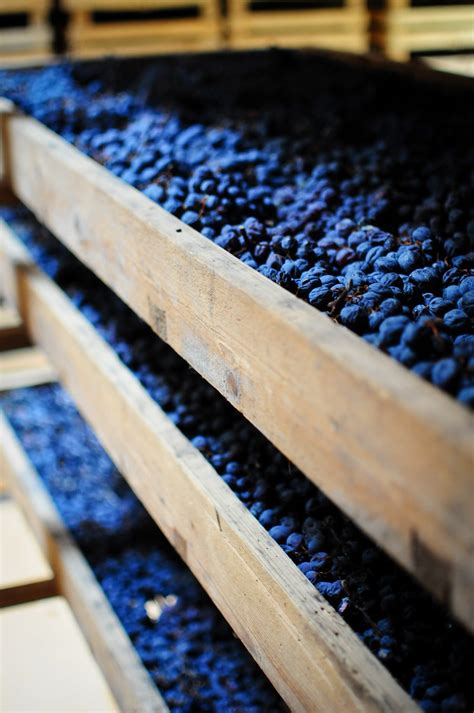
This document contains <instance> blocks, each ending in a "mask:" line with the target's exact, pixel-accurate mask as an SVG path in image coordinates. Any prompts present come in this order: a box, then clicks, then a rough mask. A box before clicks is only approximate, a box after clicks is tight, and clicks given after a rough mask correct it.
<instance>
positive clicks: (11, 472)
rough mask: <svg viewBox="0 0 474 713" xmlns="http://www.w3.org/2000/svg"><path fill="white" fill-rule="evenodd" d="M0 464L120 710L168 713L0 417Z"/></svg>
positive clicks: (20, 449)
mask: <svg viewBox="0 0 474 713" xmlns="http://www.w3.org/2000/svg"><path fill="white" fill-rule="evenodd" d="M0 465H1V469H2V471H3V472H4V473H5V474H6V477H7V481H8V486H9V490H10V492H11V493H12V495H13V496H14V497H15V500H16V501H17V503H18V504H19V505H20V507H21V509H22V510H23V512H24V514H25V516H26V518H27V520H28V521H29V523H30V524H31V526H32V529H33V531H34V533H35V535H36V538H37V540H38V542H39V544H40V546H41V548H42V550H43V552H44V554H45V556H46V558H47V559H48V561H49V562H50V564H51V567H52V569H53V571H54V574H55V578H56V582H57V585H58V590H59V593H61V594H63V595H64V596H65V597H66V599H67V600H68V602H69V604H70V606H71V609H72V611H73V613H74V615H75V617H76V619H77V620H78V622H79V625H80V627H81V629H82V631H83V633H84V634H85V636H86V639H87V641H88V643H89V646H90V648H91V649H92V652H93V654H94V656H95V658H96V659H97V662H98V663H99V666H100V667H101V669H102V671H103V673H104V675H105V677H106V679H107V681H108V683H109V685H110V688H111V690H112V691H113V694H114V696H115V697H116V699H117V702H118V703H119V705H120V707H121V710H123V711H124V712H126V713H129V712H130V713H168V710H169V709H168V707H167V706H166V704H165V703H164V701H163V699H162V698H161V696H160V694H159V692H158V690H157V689H156V688H155V686H154V684H153V683H152V681H151V679H150V677H149V675H148V673H147V671H146V670H145V668H144V667H143V665H142V663H141V662H140V659H139V658H138V655H137V653H136V651H135V650H134V648H133V645H132V644H131V642H130V640H129V638H128V636H127V635H126V633H125V631H124V630H123V628H122V625H121V623H120V622H119V620H118V618H117V617H116V615H115V614H114V612H113V611H112V608H111V606H110V604H109V603H108V601H107V599H106V597H105V595H104V593H103V591H102V589H101V588H100V586H99V584H98V582H97V580H96V579H95V577H94V574H93V572H92V570H91V569H90V567H89V565H88V564H87V562H86V560H85V558H84V557H83V555H82V554H81V552H80V551H79V549H78V547H77V545H76V544H75V542H74V540H73V539H72V537H71V535H70V534H69V531H68V530H67V528H66V527H65V525H64V523H63V521H62V519H61V517H60V515H59V513H58V511H57V510H56V506H55V505H54V503H53V501H52V499H51V496H50V495H49V493H48V491H47V490H46V488H45V486H44V485H43V483H42V482H41V479H40V477H39V475H38V474H37V473H36V471H35V470H34V468H33V466H32V465H31V463H30V461H29V459H28V457H27V455H26V453H25V452H24V450H23V447H22V446H21V444H20V442H19V441H18V439H17V437H16V435H15V434H14V432H13V430H12V428H11V426H10V425H9V423H8V422H7V420H6V419H5V417H4V416H3V414H2V413H0Z"/></svg>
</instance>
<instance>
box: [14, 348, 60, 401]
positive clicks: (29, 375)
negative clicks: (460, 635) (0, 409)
mask: <svg viewBox="0 0 474 713" xmlns="http://www.w3.org/2000/svg"><path fill="white" fill-rule="evenodd" d="M51 381H56V372H55V370H54V368H53V366H52V365H51V362H50V361H49V359H48V357H47V356H46V354H45V353H44V352H43V351H42V350H41V349H39V348H38V347H24V348H23V349H11V350H9V351H5V352H0V391H10V390H11V389H22V388H24V387H26V386H39V385H40V384H48V383H49V382H51Z"/></svg>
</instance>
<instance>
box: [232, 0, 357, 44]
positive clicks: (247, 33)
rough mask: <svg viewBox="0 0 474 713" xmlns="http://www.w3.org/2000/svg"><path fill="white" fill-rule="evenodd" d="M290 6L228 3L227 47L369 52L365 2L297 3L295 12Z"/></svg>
mask: <svg viewBox="0 0 474 713" xmlns="http://www.w3.org/2000/svg"><path fill="white" fill-rule="evenodd" d="M292 5H293V4H292V3H291V2H286V3H285V2H284V3H278V2H277V3H275V2H271V1H269V0H258V2H252V0H228V2H227V36H228V42H229V45H230V47H232V48H234V49H236V48H258V47H269V46H277V47H278V46H281V47H321V48H326V49H338V50H345V51H348V52H364V51H365V50H367V49H368V34H367V29H368V14H367V10H366V5H365V2H364V0H340V2H337V3H326V5H325V4H324V3H321V2H319V3H318V2H316V3H315V2H312V1H311V0H307V1H305V2H298V3H297V8H296V9H295V6H294V5H293V7H292ZM318 5H319V7H318ZM335 5H336V6H335Z"/></svg>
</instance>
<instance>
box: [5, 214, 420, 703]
mask: <svg viewBox="0 0 474 713" xmlns="http://www.w3.org/2000/svg"><path fill="white" fill-rule="evenodd" d="M1 239H2V240H1V243H2V253H1V255H0V267H1V275H2V278H3V279H2V284H4V285H5V289H6V293H7V296H8V298H9V300H10V301H11V302H13V303H16V304H19V296H21V304H22V305H23V307H22V311H23V316H24V319H25V324H26V327H27V330H28V332H29V334H30V336H31V338H32V339H33V341H35V342H36V343H37V344H38V345H39V346H41V347H42V348H43V349H44V351H45V352H46V353H47V355H48V357H49V358H50V360H51V362H52V364H53V365H54V367H55V369H56V370H57V373H58V376H59V380H60V381H61V382H62V383H63V384H64V385H65V387H66V388H67V389H68V390H69V392H70V393H71V395H72V396H73V398H74V400H75V401H76V403H77V405H78V408H79V409H80V411H81V412H82V413H83V415H84V417H85V418H86V420H88V421H89V423H90V424H91V425H92V427H93V428H94V430H95V431H96V433H97V435H98V437H99V438H100V440H101V442H102V444H103V445H104V447H105V448H106V450H107V451H108V452H109V454H110V456H111V458H112V459H113V460H114V462H115V464H116V465H117V467H118V468H119V469H120V471H121V472H122V474H123V475H124V477H125V478H126V479H127V480H128V482H129V483H130V485H131V486H132V488H133V489H134V491H135V492H136V494H137V495H138V497H139V498H140V499H141V500H142V502H143V503H144V504H145V505H146V507H147V509H148V511H149V513H150V515H152V517H153V518H154V519H155V521H156V522H157V524H158V525H159V527H160V529H161V530H162V531H163V532H164V534H165V535H166V537H167V538H168V539H169V540H170V542H171V543H172V544H173V546H174V547H175V549H176V550H177V551H178V552H179V553H180V555H181V556H182V558H183V559H184V560H185V562H186V563H187V565H188V566H189V567H190V569H191V570H192V571H193V573H194V574H195V576H196V577H197V578H198V580H199V581H200V583H201V584H202V586H203V587H204V588H205V589H206V590H207V592H208V594H209V595H210V596H211V598H212V599H213V600H214V603H215V604H216V605H217V607H218V608H219V609H220V610H221V612H222V613H223V615H224V616H225V617H226V619H227V620H228V621H229V623H230V624H231V626H232V628H233V629H234V631H235V632H236V634H237V635H238V636H239V638H240V639H241V640H242V641H243V643H244V644H245V646H246V647H247V648H248V649H249V651H250V652H251V654H252V655H253V656H254V658H255V659H256V661H257V662H258V664H259V665H260V666H261V668H262V669H263V670H264V672H265V674H266V675H267V677H268V678H269V679H270V681H271V682H272V683H273V685H274V686H275V687H276V689H277V690H278V692H279V693H280V695H282V697H283V698H284V699H285V700H286V702H287V703H288V705H289V706H290V708H291V710H293V711H301V712H303V711H309V710H311V711H315V713H319V711H321V713H323V711H327V710H336V709H337V710H338V711H341V713H345V712H346V711H347V713H349V712H350V713H353V712H355V711H360V713H367V712H368V711H371V712H372V711H373V712H375V711H379V712H382V711H386V712H387V713H388V712H390V713H395V712H396V711H398V710H400V709H403V710H404V711H407V713H408V712H409V711H416V710H418V708H417V706H416V704H415V703H414V702H413V701H412V700H411V699H410V698H409V696H408V695H407V694H406V693H405V692H404V691H403V690H402V689H401V687H400V686H399V685H398V683H397V682H396V681H395V680H394V679H393V678H392V677H391V675H390V674H389V672H388V671H387V670H386V669H385V668H384V667H383V665H382V664H381V663H380V662H379V661H377V659H376V658H375V657H374V656H373V655H372V654H371V653H370V652H369V650H368V649H367V648H366V647H365V646H364V645H363V644H362V642H360V640H359V639H358V637H357V636H356V635H355V634H354V633H353V632H352V631H351V629H350V628H349V626H348V625H347V624H346V623H345V622H344V621H343V620H342V619H341V618H340V617H339V615H338V614H337V612H336V611H335V610H334V609H333V608H332V607H331V606H330V605H329V604H327V603H326V602H325V600H324V599H323V597H322V596H321V595H320V594H319V593H318V592H317V590H316V589H315V588H314V587H313V585H311V584H310V583H309V582H308V580H307V579H306V578H305V576H304V575H303V574H302V572H300V571H299V570H298V568H297V567H296V566H295V565H294V564H293V563H292V562H291V560H290V559H289V558H288V557H287V555H286V554H285V553H284V552H283V551H282V550H281V549H280V547H279V546H278V545H277V543H276V542H274V541H273V539H272V538H271V537H270V535H269V534H268V533H267V532H266V531H265V530H264V528H263V527H262V526H261V525H260V524H259V523H258V522H257V521H256V519H255V518H254V517H253V516H252V515H251V514H250V513H249V512H248V511H247V509H246V508H245V507H244V505H243V504H242V503H241V502H240V501H239V500H238V499H237V497H236V495H234V493H233V492H232V491H231V490H230V489H229V488H228V487H227V485H226V484H225V483H224V482H223V481H222V479H221V477H220V476H219V475H218V474H217V473H216V471H215V470H214V468H213V467H212V466H211V465H210V464H209V463H208V462H207V461H206V460H205V459H204V457H203V456H202V455H201V454H200V453H199V451H197V450H196V449H195V448H194V446H192V445H191V443H190V442H189V441H188V440H187V439H186V438H185V436H184V435H183V434H182V433H181V432H180V431H179V430H178V429H177V427H176V426H175V425H174V424H173V423H172V422H171V421H170V420H169V419H168V417H167V416H166V415H165V414H164V412H163V411H162V410H161V408H160V407H159V406H158V405H157V404H156V403H155V402H154V401H153V400H152V399H151V397H150V396H149V395H148V394H147V393H146V391H145V390H144V388H143V387H142V386H141V385H140V384H139V382H138V381H137V379H136V378H135V376H133V375H132V374H131V372H130V371H129V370H128V369H127V367H125V366H124V365H123V364H122V363H121V362H120V361H119V359H118V358H117V356H116V355H115V353H114V352H113V350H112V349H111V347H109V346H108V345H107V344H106V343H105V342H104V341H103V339H102V338H101V337H100V336H99V335H98V334H97V332H96V331H95V329H94V328H93V327H92V326H91V325H90V324H89V323H88V322H87V320H86V319H85V318H84V317H83V316H82V315H81V314H80V312H78V310H77V309H76V308H75V307H74V306H73V305H72V303H71V302H70V301H69V299H68V298H67V297H66V295H65V294H64V293H63V292H62V291H61V290H60V289H59V288H58V287H57V286H56V285H55V284H54V283H53V282H52V281H51V280H50V279H49V278H48V277H46V276H45V275H44V274H43V273H42V272H40V271H39V270H38V269H37V268H36V267H35V266H34V265H33V264H32V263H31V262H30V259H29V256H28V253H27V252H26V251H25V248H24V247H23V246H22V245H21V243H19V241H18V240H17V238H16V237H15V236H14V235H13V234H12V232H11V231H10V229H9V228H7V227H6V226H5V224H2V225H1ZM183 494H185V495H186V496H185V497H183Z"/></svg>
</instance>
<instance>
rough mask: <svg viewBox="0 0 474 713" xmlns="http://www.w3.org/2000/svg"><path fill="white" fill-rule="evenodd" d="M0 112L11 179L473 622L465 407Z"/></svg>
mask: <svg viewBox="0 0 474 713" xmlns="http://www.w3.org/2000/svg"><path fill="white" fill-rule="evenodd" d="M357 62H360V63H365V60H362V59H357ZM381 66H382V68H383V63H382V65H381ZM400 71H402V70H400ZM419 76H420V81H425V80H424V79H423V78H428V79H430V81H431V79H433V78H435V79H436V77H437V76H438V75H437V74H436V73H434V72H431V71H430V70H427V69H425V70H423V71H422V72H420V74H419ZM441 80H442V81H445V78H444V77H441ZM436 81H438V79H436ZM7 110H8V106H7ZM4 124H5V126H4V139H5V147H4V154H5V157H6V159H7V161H6V164H7V165H6V166H5V178H6V180H7V181H8V183H9V185H10V186H11V188H12V189H13V192H14V193H15V194H16V195H17V196H18V197H19V198H20V199H21V200H22V201H23V202H24V203H25V204H26V205H27V206H28V207H29V208H30V209H31V210H32V211H33V212H34V213H35V214H36V216H37V217H38V218H39V220H41V221H42V222H44V223H45V224H46V226H47V227H48V228H49V229H50V230H51V231H52V232H53V233H54V234H55V235H56V236H57V237H58V238H59V239H60V240H62V241H63V242H64V243H65V244H66V246H67V247H69V248H70V249H71V250H72V252H74V253H75V254H76V255H77V257H79V259H81V260H82V261H83V262H84V263H85V264H86V265H87V266H88V267H89V268H90V269H92V270H93V271H94V272H95V273H96V274H97V275H98V276H99V277H100V278H101V279H102V280H103V281H104V282H106V283H107V284H108V285H109V287H111V288H112V289H113V290H114V291H115V292H116V293H117V294H118V295H119V296H120V297H121V298H122V299H123V300H124V301H125V302H126V303H127V304H128V305H129V306H130V307H131V308H132V309H133V310H134V311H135V312H136V313H137V314H139V315H140V316H141V317H142V318H143V319H144V320H145V321H146V322H147V323H148V324H150V326H151V327H152V328H153V329H154V331H155V332H156V333H157V334H158V335H159V336H160V337H161V338H163V339H164V340H165V341H166V342H168V343H169V344H170V345H171V346H172V347H173V348H174V349H175V350H176V351H177V352H178V353H179V354H180V355H181V356H182V357H183V358H184V359H185V360H186V361H188V362H189V363H190V364H191V366H193V367H194V368H195V369H196V370H197V371H198V372H199V373H200V374H201V375H202V376H203V377H204V378H206V379H207V380H208V381H209V382H210V383H211V384H212V385H213V386H214V387H216V388H217V389H218V390H219V391H220V392H221V393H222V394H223V395H224V396H225V397H226V398H227V399H228V400H229V401H230V402H231V403H232V404H233V405H234V406H235V407H236V408H237V409H238V410H239V411H241V412H242V413H243V414H244V415H245V416H246V417H247V418H248V420H249V421H251V422H252V423H253V424H254V425H256V426H257V428H259V430H261V431H262V432H263V433H264V435H265V436H266V437H267V438H268V439H269V440H270V441H272V442H273V443H274V445H276V447H277V448H279V449H280V450H281V451H282V452H283V453H284V454H285V455H286V456H287V457H288V458H289V459H290V460H291V461H292V462H293V463H295V465H296V466H298V467H299V468H300V469H301V470H302V471H303V472H304V473H305V474H306V475H307V476H308V477H309V478H310V479H311V480H313V481H314V482H315V483H316V484H317V485H318V486H319V487H320V488H321V489H322V490H323V491H325V492H326V494H327V495H328V496H329V497H330V498H331V499H333V500H334V501H335V502H336V504H337V505H338V506H339V507H340V508H341V509H342V510H344V511H345V512H346V513H347V514H348V515H349V516H350V517H351V518H352V519H353V520H355V521H356V523H357V524H358V525H359V526H360V527H362V529H364V530H365V531H366V532H367V533H368V534H369V536H371V537H372V538H373V539H375V540H376V541H377V542H378V543H379V544H381V545H382V546H383V547H384V548H385V549H386V550H387V551H388V552H389V554H391V555H392V556H393V557H395V559H397V560H398V561H399V562H400V563H401V564H403V565H404V566H405V567H406V568H407V569H408V570H409V571H411V572H412V573H413V574H414V575H415V576H417V577H418V578H419V579H420V580H422V582H423V584H424V586H426V587H427V588H428V589H430V591H431V592H432V593H433V594H435V595H437V596H438V597H439V598H441V599H443V600H444V601H445V602H446V603H447V605H448V606H449V607H450V609H451V610H452V611H453V613H454V614H455V615H456V616H457V617H458V618H459V619H460V620H461V621H463V622H464V623H465V624H466V625H467V626H468V627H469V628H471V629H472V628H473V622H474V614H473V609H472V607H473V600H472V597H471V592H472V588H473V576H474V567H473V564H472V557H473V554H472V553H473V551H474V543H473V534H472V512H473V511H474V504H473V497H474V490H473V488H472V465H473V441H472V426H473V418H472V415H471V414H470V413H469V412H468V411H467V410H466V409H465V408H464V407H462V406H461V405H459V404H457V403H456V402H455V401H454V400H453V399H452V398H450V397H449V396H447V395H445V394H443V393H441V392H440V391H439V390H437V389H436V388H435V387H433V386H431V385H429V384H427V383H425V382H423V381H421V380H420V379H419V378H418V377H416V376H415V375H413V374H411V373H410V372H408V371H407V370H406V369H405V368H404V367H402V366H400V365H399V364H397V363H396V362H395V361H394V360H392V359H391V358H389V357H388V356H386V355H384V354H383V353H381V352H379V351H377V350H374V349H373V348H372V347H370V346H369V345H367V344H366V343H365V342H363V340H361V339H360V338H359V337H357V336H356V335H354V334H352V333H350V332H348V331H347V330H346V329H345V328H343V327H341V326H339V325H335V324H334V323H333V322H332V321H331V320H330V319H329V318H328V317H326V316H325V315H323V314H321V313H319V312H318V311H317V310H315V309H313V308H311V307H310V306H309V305H307V304H305V303H303V302H302V301H301V300H299V299H297V298H296V297H295V296H293V295H291V294H289V293H288V292H286V291H284V290H282V289H281V288H280V287H279V286H277V285H275V284H273V283H271V282H270V281H269V280H267V279H266V278H264V277H263V276H262V275H259V274H257V273H256V272H255V271H253V270H252V269H251V268H249V267H248V266H246V265H244V264H242V263H241V262H240V261H238V260H237V259H236V258H234V257H233V256H231V255H230V254H228V253H226V252H224V251H223V250H222V249H220V248H219V247H217V246H215V245H214V244H212V243H211V242H210V241H209V240H207V239H205V238H204V237H203V236H201V235H200V234H199V233H197V232H196V231H194V230H193V229H192V228H190V227H188V226H186V225H185V224H184V223H183V222H182V221H180V220H179V219H177V218H175V217H173V216H171V215H170V214H168V213H167V212H166V211H164V210H163V209H161V208H160V207H159V206H157V205H156V204H154V203H152V202H151V201H150V200H149V199H147V198H146V197H145V196H144V195H142V194H140V193H139V192H138V191H137V190H135V189H134V188H132V187H130V186H128V185H126V184H125V183H123V182H122V181H121V180H119V179H117V178H116V177H114V176H113V175H112V174H111V173H110V172H108V171H107V170H106V169H104V168H103V167H101V166H99V165H98V164H97V163H95V162H94V161H92V160H91V159H89V158H88V157H86V156H84V155H82V154H80V153H79V152H78V151H77V150H76V149H75V148H74V147H72V146H71V145H69V144H67V143H66V142H65V141H64V140H63V139H61V138H60V137H58V136H57V135H55V134H54V133H53V132H51V131H50V130H48V129H46V128H45V127H44V126H42V125H41V124H39V123H38V122H37V121H35V120H33V119H31V118H27V117H25V116H21V115H19V114H15V113H10V114H7V115H5V116H4ZM72 195H74V196H75V199H74V202H73V204H71V199H70V196H72ZM131 235H133V240H131V239H130V236H131ZM295 367H296V368H295ZM348 394H350V399H349V401H348Z"/></svg>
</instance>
